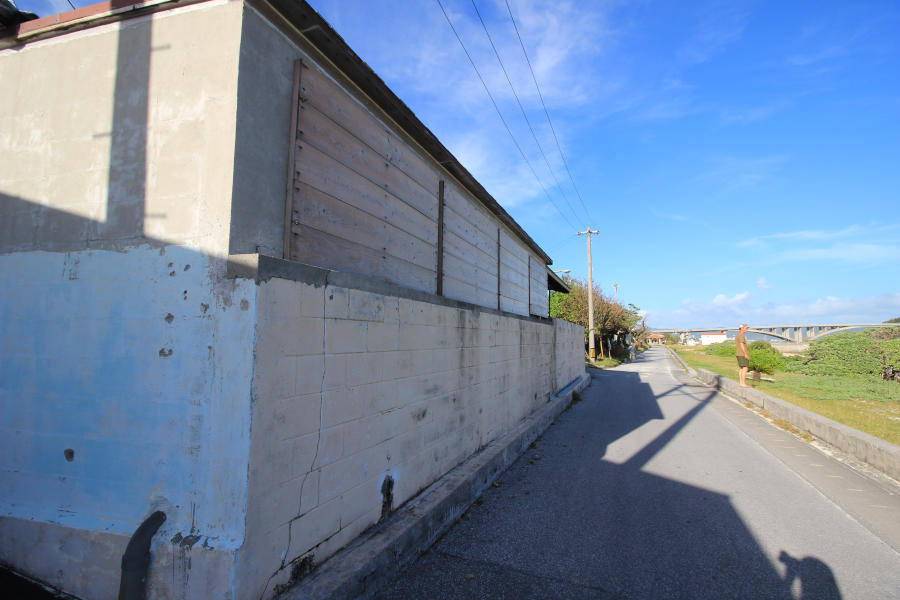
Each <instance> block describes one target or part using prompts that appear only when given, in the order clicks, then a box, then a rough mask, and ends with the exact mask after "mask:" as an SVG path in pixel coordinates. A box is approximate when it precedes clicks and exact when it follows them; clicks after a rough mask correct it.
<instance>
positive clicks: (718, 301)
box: [712, 292, 750, 310]
mask: <svg viewBox="0 0 900 600" xmlns="http://www.w3.org/2000/svg"><path fill="white" fill-rule="evenodd" d="M749 297H750V292H741V293H740V294H735V295H734V296H732V297H731V298H729V297H728V296H726V295H725V294H717V295H716V297H715V298H713V301H712V303H713V306H719V307H727V308H731V309H734V310H739V309H740V307H741V305H742V304H743V303H744V301H745V300H746V299H747V298H749Z"/></svg>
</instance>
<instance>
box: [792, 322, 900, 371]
mask: <svg viewBox="0 0 900 600" xmlns="http://www.w3.org/2000/svg"><path fill="white" fill-rule="evenodd" d="M885 357H886V358H885ZM885 360H886V362H887V364H889V365H890V364H893V365H898V366H900V327H886V328H884V329H866V330H865V331H855V332H852V333H841V334H837V335H831V336H828V337H825V338H823V339H821V340H819V341H816V342H813V343H812V344H810V346H809V350H807V351H806V352H805V353H804V356H803V357H802V358H798V359H794V360H791V361H789V362H788V363H787V367H786V369H785V370H786V371H788V372H790V373H802V374H804V375H878V374H880V373H881V369H882V366H883V364H884V362H883V361H885Z"/></svg>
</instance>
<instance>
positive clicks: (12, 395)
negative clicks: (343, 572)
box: [0, 247, 256, 598]
mask: <svg viewBox="0 0 900 600" xmlns="http://www.w3.org/2000/svg"><path fill="white" fill-rule="evenodd" d="M218 269H220V267H219V266H218V265H216V264H215V261H213V260H211V259H210V258H209V257H207V256H205V255H203V254H200V253H197V252H193V251H191V250H187V249H185V248H180V247H162V248H147V247H144V248H133V249H131V250H129V251H127V252H110V251H104V250H93V251H92V250H88V251H82V252H68V253H50V252H29V253H16V254H8V255H4V256H0V285H2V286H3V288H4V289H7V290H15V293H8V294H3V295H2V296H0V318H2V320H3V322H4V327H3V328H2V331H0V337H2V346H0V347H2V348H3V357H2V360H0V365H2V367H0V368H2V381H3V385H2V388H0V472H2V480H3V485H2V488H3V489H2V494H0V513H2V514H3V515H4V519H5V521H4V523H3V525H2V526H0V556H2V558H3V560H4V561H6V562H8V563H11V564H12V565H13V566H15V567H17V568H21V569H22V570H24V571H26V572H28V573H31V574H33V575H35V576H38V577H39V578H41V579H43V580H45V581H48V582H51V583H54V584H58V585H60V586H61V587H63V588H64V589H66V590H68V591H70V592H71V593H74V594H76V595H78V596H83V597H87V598H96V597H111V596H114V595H115V590H116V589H117V586H118V579H119V568H118V567H119V565H118V558H117V556H121V552H122V551H123V550H124V545H125V542H127V538H128V537H130V535H131V534H132V533H133V531H134V530H135V528H136V527H137V526H138V524H140V522H141V521H142V520H143V519H144V518H146V517H147V516H148V515H149V514H150V513H151V512H152V511H153V510H155V509H160V510H163V511H165V512H166V514H167V517H168V520H167V521H166V523H165V525H164V526H163V529H162V532H161V533H160V534H159V535H158V536H157V538H156V540H157V542H158V543H159V545H158V546H157V548H156V550H157V551H158V552H159V556H158V561H159V562H155V563H154V565H158V564H164V563H166V562H169V563H172V564H173V565H174V566H173V567H172V568H171V569H169V570H168V571H159V572H158V573H157V575H158V577H156V578H155V579H154V581H155V583H154V586H155V587H154V589H156V590H158V594H159V595H157V596H156V597H172V598H176V597H182V596H180V595H179V594H178V593H176V592H177V589H176V588H177V587H178V586H182V585H188V584H189V579H190V578H189V574H188V573H187V572H184V565H180V564H177V563H178V561H177V559H176V558H175V557H173V556H172V554H173V553H175V552H178V551H182V552H188V553H189V552H190V551H191V548H190V547H187V548H185V547H184V546H181V545H178V544H175V545H173V546H171V547H170V546H169V545H168V544H167V542H168V541H169V540H170V539H171V538H173V537H175V536H177V535H180V536H181V538H187V537H188V536H196V537H194V538H192V541H189V542H188V544H196V550H195V553H196V552H199V551H200V549H201V548H204V550H203V553H205V554H206V556H197V557H195V560H194V565H193V570H194V576H196V577H201V578H202V576H203V575H202V574H203V573H204V571H205V570H206V569H207V566H206V565H205V563H204V561H205V560H207V561H211V562H216V561H219V560H220V559H221V557H218V556H216V555H217V554H223V553H224V555H225V557H226V558H225V561H226V562H228V563H230V562H231V556H232V554H233V552H234V550H236V549H237V548H238V547H239V546H240V545H241V543H242V541H243V532H244V516H245V512H246V502H247V454H248V452H249V444H250V438H249V427H250V399H249V398H250V395H249V392H250V389H249V381H250V378H251V369H252V350H253V334H254V320H255V317H254V314H255V305H256V287H255V286H254V285H253V283H252V282H247V281H244V280H238V281H231V280H229V281H224V282H221V283H213V282H214V281H216V280H215V279H214V278H213V277H211V274H212V273H215V272H216V270H218ZM14 522H16V523H14ZM36 540H41V541H40V542H37V541H36ZM93 546H97V547H100V548H102V549H103V550H102V552H99V553H98V554H97V555H96V556H94V553H93V551H91V550H89V548H91V547H93ZM210 548H212V549H214V552H211V551H210V550H209V549H210ZM229 569H230V567H229V568H228V569H225V571H224V572H225V573H227V572H228V570H229ZM214 570H216V572H219V573H220V574H221V572H222V566H221V565H219V566H217V567H215V569H214ZM222 584H223V585H225V586H227V585H228V579H227V578H226V579H223V580H222ZM173 586H174V587H173Z"/></svg>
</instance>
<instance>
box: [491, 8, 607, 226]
mask: <svg viewBox="0 0 900 600" xmlns="http://www.w3.org/2000/svg"><path fill="white" fill-rule="evenodd" d="M504 1H505V2H506V10H507V12H509V20H510V21H512V24H513V28H514V29H515V30H516V37H518V38H519V45H520V46H522V54H524V55H525V62H527V63H528V70H529V71H531V78H532V79H533V80H534V87H535V88H536V89H537V93H538V97H539V98H540V99H541V106H543V107H544V114H545V115H547V123H548V124H549V125H550V131H552V132H553V139H555V140H556V148H557V149H558V150H559V155H560V156H561V157H562V160H563V164H564V165H565V166H566V173H568V174H569V181H571V182H572V188H573V189H574V190H575V194H577V195H578V200H579V201H580V202H581V208H583V209H584V212H585V214H586V215H587V216H588V221H590V212H589V211H588V209H587V206H585V205H584V199H583V198H582V197H581V192H579V191H578V186H577V185H575V179H574V178H573V177H572V171H570V170H569V162H568V161H567V160H566V155H565V154H564V153H563V150H562V146H561V145H560V143H559V137H557V135H556V129H554V128H553V121H551V120H550V112H549V111H548V110H547V105H546V104H545V103H544V96H543V94H541V86H540V85H538V81H537V77H536V76H535V74H534V68H532V66H531V60H530V59H529V58H528V52H527V51H526V50H525V42H523V41H522V36H521V34H520V33H519V27H518V26H517V25H516V20H515V19H514V18H513V14H512V9H511V8H510V7H509V0H504Z"/></svg>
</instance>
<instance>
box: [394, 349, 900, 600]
mask: <svg viewBox="0 0 900 600" xmlns="http://www.w3.org/2000/svg"><path fill="white" fill-rule="evenodd" d="M592 376H593V382H592V385H591V386H590V387H589V388H587V389H586V390H585V391H584V392H583V393H582V400H581V401H580V402H578V403H576V404H575V405H573V406H572V408H571V409H569V410H568V411H566V412H565V413H563V414H562V415H561V416H560V418H559V419H558V420H557V421H556V422H555V423H554V424H553V425H552V426H551V427H550V428H549V429H548V430H547V431H546V432H545V433H544V435H543V436H542V437H541V438H540V439H539V440H538V441H537V442H536V444H534V446H533V447H532V448H531V449H529V450H528V451H526V453H525V454H524V455H523V456H522V457H521V458H520V459H519V460H518V461H517V462H516V463H515V464H514V465H513V466H512V467H511V468H510V469H509V471H507V472H506V473H505V474H504V475H503V476H502V477H501V479H500V480H499V482H498V484H497V485H495V487H492V488H490V489H489V490H488V491H487V492H486V493H485V494H484V496H483V497H482V499H481V500H480V502H479V503H477V504H476V505H475V506H473V507H472V509H471V510H469V512H468V513H466V515H465V516H464V517H463V518H462V519H461V520H460V521H459V522H458V523H456V524H455V525H454V526H453V528H452V529H451V530H450V531H449V532H448V533H447V534H446V535H445V536H444V537H443V538H442V539H441V540H440V541H438V543H437V544H435V546H434V547H433V548H432V549H431V550H430V551H429V552H427V553H426V554H425V555H423V556H422V557H421V558H420V559H419V560H418V561H417V562H416V563H414V564H413V565H412V566H411V567H410V568H409V569H408V570H407V571H406V572H405V573H404V574H403V575H402V576H401V577H400V578H399V579H397V580H396V581H395V582H394V583H393V584H392V585H391V586H389V587H388V588H387V589H385V590H383V591H382V593H381V594H380V595H379V596H377V598H379V599H380V600H399V599H411V598H430V599H431V598H454V599H461V598H491V599H503V598H509V599H513V598H515V599H521V598H601V599H602V598H691V599H716V600H719V599H722V598H754V599H757V598H777V599H792V598H793V599H800V598H803V599H808V600H811V599H818V600H831V599H837V598H844V599H860V600H863V599H865V600H876V599H900V553H898V549H900V529H898V528H900V492H898V489H897V488H896V487H892V486H890V485H887V484H885V483H884V482H876V481H872V480H870V479H868V478H866V477H862V476H860V475H858V474H857V473H856V472H855V471H853V470H851V469H849V468H848V467H846V466H845V465H844V464H842V463H840V462H838V461H836V460H834V459H833V458H831V457H830V456H828V455H826V454H824V453H822V452H820V451H819V450H817V449H816V448H814V447H812V446H811V445H809V444H807V443H805V442H802V441H801V440H799V439H798V438H796V437H794V436H793V435H791V434H789V433H787V432H784V431H782V430H780V429H777V428H775V427H774V426H773V425H771V424H769V423H768V422H767V421H765V420H763V419H762V418H761V417H759V416H758V415H756V414H754V413H752V412H750V411H749V410H747V409H746V408H744V407H742V406H740V405H738V404H736V403H735V402H733V401H731V400H729V399H727V398H725V397H724V396H721V395H719V394H717V393H715V392H714V391H713V390H712V389H710V388H707V387H703V386H701V385H699V384H697V383H696V382H695V381H694V380H692V379H690V378H689V377H688V376H687V375H686V374H685V373H683V371H682V370H681V369H680V367H678V366H677V365H676V363H675V362H674V361H673V360H672V359H671V358H670V357H669V356H668V354H667V351H666V350H665V349H663V348H654V349H651V350H648V351H646V352H644V353H643V354H642V355H640V356H639V358H638V360H637V361H636V362H634V363H632V364H628V365H623V366H622V367H619V368H617V369H613V370H608V371H593V372H592Z"/></svg>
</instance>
